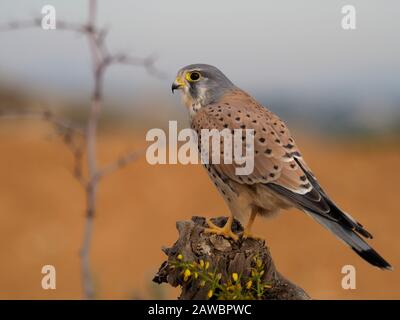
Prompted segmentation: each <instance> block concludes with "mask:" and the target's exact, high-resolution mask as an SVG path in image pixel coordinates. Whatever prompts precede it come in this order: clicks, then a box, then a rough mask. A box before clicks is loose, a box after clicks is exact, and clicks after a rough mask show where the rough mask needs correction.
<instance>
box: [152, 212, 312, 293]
mask: <svg viewBox="0 0 400 320" xmlns="http://www.w3.org/2000/svg"><path fill="white" fill-rule="evenodd" d="M226 220H227V218H226V217H219V218H215V219H212V221H213V222H214V223H215V224H216V225H218V226H223V225H224V224H225V222H226ZM176 227H177V229H178V231H179V238H178V240H177V241H176V242H175V244H174V245H173V246H172V247H171V248H163V251H164V252H165V254H166V255H167V256H168V259H167V261H164V262H163V263H162V265H161V267H160V269H159V271H158V273H157V274H156V276H155V277H154V279H153V281H154V282H156V283H159V284H161V283H164V282H165V283H169V284H170V285H172V286H174V287H176V286H178V285H181V286H182V292H181V294H180V296H179V299H184V300H192V299H206V297H207V291H208V289H207V287H203V288H201V287H199V286H197V285H195V284H194V283H193V282H183V281H182V275H181V271H180V270H177V269H175V268H171V265H172V262H173V261H176V259H177V256H178V254H182V255H183V257H184V258H185V260H187V261H199V260H200V259H203V260H205V261H209V262H210V264H211V267H210V269H215V268H216V270H217V272H219V273H221V274H222V279H229V277H230V275H231V274H232V273H234V272H236V273H238V274H241V275H242V277H248V276H249V275H250V272H251V267H252V264H254V257H259V258H260V259H261V260H262V262H263V264H264V269H265V272H264V274H263V278H262V281H263V283H268V284H269V285H271V288H270V289H268V290H266V293H265V299H267V300H308V299H310V297H309V296H308V294H307V293H306V292H305V291H304V290H303V289H302V288H300V287H298V286H297V285H295V284H293V283H292V282H290V281H289V280H287V279H286V278H285V277H284V276H282V275H281V274H280V273H279V272H278V271H277V270H276V268H275V264H274V262H273V260H272V257H271V254H270V252H269V250H268V248H267V247H266V246H265V242H264V241H262V240H255V239H242V238H241V239H239V240H238V241H233V240H232V239H226V238H224V237H222V236H218V235H215V234H211V233H205V232H204V228H205V227H207V223H206V219H205V218H203V217H192V220H191V221H179V222H177V223H176ZM232 230H233V232H235V233H236V234H239V233H240V232H242V231H243V227H242V226H241V225H240V223H239V222H238V221H236V220H235V221H234V223H233V227H232Z"/></svg>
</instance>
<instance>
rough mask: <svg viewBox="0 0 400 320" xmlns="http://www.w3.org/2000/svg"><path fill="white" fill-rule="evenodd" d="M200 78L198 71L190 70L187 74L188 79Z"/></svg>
mask: <svg viewBox="0 0 400 320" xmlns="http://www.w3.org/2000/svg"><path fill="white" fill-rule="evenodd" d="M199 79H200V73H199V72H196V71H195V72H191V73H190V74H189V80H190V81H197V80H199Z"/></svg>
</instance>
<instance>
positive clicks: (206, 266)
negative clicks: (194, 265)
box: [205, 261, 210, 270]
mask: <svg viewBox="0 0 400 320" xmlns="http://www.w3.org/2000/svg"><path fill="white" fill-rule="evenodd" d="M209 267H210V263H209V262H208V261H207V262H206V265H205V269H206V270H207V269H208V268H209Z"/></svg>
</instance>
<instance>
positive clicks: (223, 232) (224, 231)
mask: <svg viewBox="0 0 400 320" xmlns="http://www.w3.org/2000/svg"><path fill="white" fill-rule="evenodd" d="M207 224H208V226H209V227H208V228H205V229H204V232H207V233H215V234H218V235H220V236H223V237H225V238H228V239H229V238H230V239H232V240H234V241H237V240H239V237H238V236H237V235H236V234H235V233H233V231H232V222H231V221H230V220H228V221H227V222H226V224H225V225H224V226H223V227H222V228H221V227H218V226H217V225H215V224H214V223H212V222H211V220H210V219H207Z"/></svg>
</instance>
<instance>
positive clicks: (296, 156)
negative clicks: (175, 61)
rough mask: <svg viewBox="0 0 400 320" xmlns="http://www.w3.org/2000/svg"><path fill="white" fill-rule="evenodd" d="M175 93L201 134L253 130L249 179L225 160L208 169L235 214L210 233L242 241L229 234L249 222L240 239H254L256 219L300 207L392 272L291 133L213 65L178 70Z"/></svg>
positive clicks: (350, 244) (352, 246)
mask: <svg viewBox="0 0 400 320" xmlns="http://www.w3.org/2000/svg"><path fill="white" fill-rule="evenodd" d="M177 89H179V90H181V91H182V93H183V102H184V104H185V106H186V107H187V109H188V110H189V114H190V122H191V127H192V129H194V130H195V131H196V132H197V133H198V134H200V132H201V130H202V129H209V130H211V129H217V130H223V129H226V128H228V129H229V130H235V129H253V130H254V135H253V137H254V170H253V171H252V172H251V173H250V174H248V175H244V176H242V175H237V174H236V173H235V172H236V171H235V169H236V167H237V165H236V164H235V163H224V161H223V159H221V161H220V163H215V164H214V163H210V164H206V165H205V167H206V168H207V171H208V174H209V176H210V178H211V180H212V181H213V182H214V184H215V185H216V187H217V188H218V190H219V192H220V194H221V195H222V197H223V198H224V200H225V201H226V203H227V205H228V207H229V209H230V211H231V216H230V217H229V218H228V220H227V222H226V225H225V226H224V227H222V228H220V227H218V226H216V225H214V224H213V223H212V222H211V221H210V220H209V219H208V220H207V222H208V225H209V228H207V229H206V231H207V232H211V233H216V234H219V235H223V236H225V237H228V238H232V239H234V240H237V239H238V236H237V235H236V234H234V233H233V232H232V230H231V226H232V222H233V219H234V218H237V219H238V220H240V221H241V222H245V221H244V220H246V218H247V223H246V224H245V227H244V232H243V235H242V236H243V237H244V238H246V237H253V236H252V234H251V226H252V224H253V222H254V219H255V217H256V216H257V215H260V216H270V215H273V214H276V213H277V212H278V211H280V209H288V208H290V207H296V208H298V209H300V210H302V211H304V212H305V213H307V214H308V215H309V216H311V217H312V218H314V219H315V220H316V221H317V222H319V223H320V224H321V225H323V226H324V227H326V228H327V229H328V230H330V231H331V232H332V233H333V234H334V235H336V237H338V238H339V239H340V240H342V241H344V242H345V243H346V244H347V245H349V246H350V247H351V248H352V249H353V250H354V251H355V252H356V253H357V254H358V255H360V256H361V257H362V258H363V259H365V260H366V261H368V262H369V263H370V264H372V265H374V266H376V267H379V268H381V269H391V266H390V264H389V263H388V262H387V261H386V260H385V259H383V258H382V257H381V256H380V255H379V254H378V253H377V252H376V251H375V250H374V249H373V248H371V247H370V246H369V245H368V244H367V243H366V242H365V241H364V240H363V239H362V237H364V238H372V235H371V234H370V233H369V232H368V231H367V230H365V229H364V227H363V226H362V225H361V224H360V223H358V222H357V221H356V220H355V219H354V218H353V217H351V216H350V215H349V214H347V213H346V212H344V211H343V210H341V209H340V208H339V207H338V206H337V205H336V204H335V203H334V202H333V201H332V199H331V198H330V197H329V196H328V195H327V193H326V192H325V191H324V189H322V187H321V186H320V184H319V183H318V181H317V179H316V177H315V176H314V174H313V173H312V171H311V170H310V168H309V167H308V166H307V164H306V162H305V161H304V159H303V157H302V154H301V153H300V151H299V148H298V147H297V145H296V143H295V141H294V139H293V137H292V135H291V133H290V131H289V129H288V127H287V126H286V125H285V123H284V122H283V121H282V120H281V119H280V118H279V117H278V116H276V115H275V114H273V113H272V112H271V111H269V110H268V109H267V108H265V107H264V106H262V105H261V104H260V103H258V102H257V101H256V100H255V99H254V98H253V97H251V96H250V95H249V94H247V93H246V92H245V91H243V90H241V89H239V88H238V87H236V86H235V85H234V84H233V83H232V82H231V81H230V80H229V79H228V78H227V77H226V76H225V75H224V74H223V73H222V72H221V71H220V70H219V69H217V68H216V67H214V66H211V65H207V64H192V65H188V66H186V67H183V68H182V69H180V70H179V71H178V74H177V77H176V79H175V81H174V82H173V84H172V92H174V90H177ZM199 143H200V139H199ZM245 143H246V142H245V139H243V144H245ZM222 153H223V152H222V151H221V154H222ZM221 157H222V156H221Z"/></svg>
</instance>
